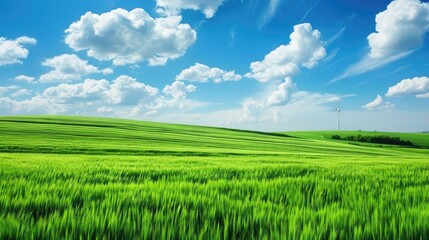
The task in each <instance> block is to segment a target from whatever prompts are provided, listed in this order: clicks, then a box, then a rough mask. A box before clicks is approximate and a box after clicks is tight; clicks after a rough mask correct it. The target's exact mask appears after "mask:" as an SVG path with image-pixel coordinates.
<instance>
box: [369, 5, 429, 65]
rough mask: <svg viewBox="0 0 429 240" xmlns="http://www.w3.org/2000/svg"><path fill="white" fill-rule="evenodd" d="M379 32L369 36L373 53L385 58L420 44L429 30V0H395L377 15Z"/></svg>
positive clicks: (377, 30)
mask: <svg viewBox="0 0 429 240" xmlns="http://www.w3.org/2000/svg"><path fill="white" fill-rule="evenodd" d="M375 22H376V26H375V28H376V32H374V33H371V34H370V35H369V36H368V43H369V46H370V48H371V52H370V53H369V56H370V57H371V58H375V59H382V58H386V57H390V56H393V55H397V54H403V53H406V52H409V51H410V50H413V49H415V48H417V47H420V46H421V45H422V44H423V38H424V35H425V33H427V32H428V31H429V3H424V2H421V1H420V0H394V1H392V2H391V3H390V4H389V5H388V6H387V9H386V10H385V11H383V12H380V13H379V14H377V16H376V18H375Z"/></svg>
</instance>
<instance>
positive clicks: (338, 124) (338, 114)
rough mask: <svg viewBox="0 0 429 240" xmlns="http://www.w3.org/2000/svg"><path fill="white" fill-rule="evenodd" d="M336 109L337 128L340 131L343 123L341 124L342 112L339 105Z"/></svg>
mask: <svg viewBox="0 0 429 240" xmlns="http://www.w3.org/2000/svg"><path fill="white" fill-rule="evenodd" d="M335 111H336V112H337V129H338V131H341V127H340V126H341V125H340V113H341V109H340V106H337V108H336V109H335Z"/></svg>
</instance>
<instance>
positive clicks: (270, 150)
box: [0, 116, 429, 156]
mask: <svg viewBox="0 0 429 240" xmlns="http://www.w3.org/2000/svg"><path fill="white" fill-rule="evenodd" d="M342 134H345V135H347V134H348V133H346V132H342ZM0 135H1V136H2V138H1V139H0V152H28V153H32V152H33V153H86V154H125V155H157V154H161V155H166V154H175V155H177V154H179V155H195V156H199V155H219V154H227V155H232V154H242V155H243V154H244V155H249V154H280V155H281V154H299V155H307V154H309V155H311V154H318V155H347V154H352V155H353V154H371V155H395V154H402V153H401V152H402V150H403V149H400V148H395V149H380V148H370V147H361V146H352V145H348V144H346V143H344V142H338V141H337V142H334V141H324V140H327V139H329V138H330V137H331V132H308V133H307V132H299V133H286V134H281V133H266V132H255V131H244V130H234V129H222V128H213V127H201V126H190V125H174V124H166V123H154V122H141V121H132V120H121V119H105V118H86V117H58V116H41V117H0ZM397 135H401V138H402V137H403V135H405V136H407V138H406V139H412V141H413V142H416V143H419V144H423V145H425V144H428V146H429V140H428V139H429V137H427V136H426V135H424V134H420V135H418V134H399V133H398V134H397ZM407 151H409V150H407ZM409 152H413V153H418V152H419V151H418V150H414V151H409Z"/></svg>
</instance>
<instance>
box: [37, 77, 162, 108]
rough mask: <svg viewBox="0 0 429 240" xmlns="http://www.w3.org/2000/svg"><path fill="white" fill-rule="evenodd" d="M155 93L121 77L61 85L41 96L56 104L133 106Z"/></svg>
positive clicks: (154, 90)
mask: <svg viewBox="0 0 429 240" xmlns="http://www.w3.org/2000/svg"><path fill="white" fill-rule="evenodd" d="M157 93H158V89H156V88H154V87H151V86H148V85H146V84H144V83H141V82H138V81H137V80H136V79H135V78H132V77H129V76H126V75H122V76H119V77H118V78H116V79H115V80H114V81H113V82H112V83H110V82H109V81H107V80H104V79H102V80H94V79H86V80H85V81H84V82H83V83H77V84H66V83H63V84H60V85H57V86H54V87H50V88H47V89H45V90H44V91H43V94H42V96H43V97H45V98H47V99H51V100H54V101H55V102H57V103H75V102H83V101H86V102H90V101H98V102H101V103H104V104H112V105H133V104H137V103H138V102H139V101H141V100H142V99H146V98H148V97H151V96H155V95H156V94H157Z"/></svg>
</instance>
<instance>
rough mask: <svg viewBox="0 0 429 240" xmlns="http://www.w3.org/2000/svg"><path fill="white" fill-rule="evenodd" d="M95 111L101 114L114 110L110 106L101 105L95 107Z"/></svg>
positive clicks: (110, 112)
mask: <svg viewBox="0 0 429 240" xmlns="http://www.w3.org/2000/svg"><path fill="white" fill-rule="evenodd" d="M97 112H98V113H101V114H112V113H114V112H115V110H114V109H113V108H111V107H106V106H103V107H99V108H97Z"/></svg>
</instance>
